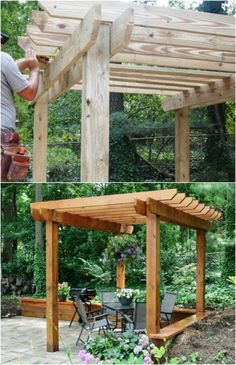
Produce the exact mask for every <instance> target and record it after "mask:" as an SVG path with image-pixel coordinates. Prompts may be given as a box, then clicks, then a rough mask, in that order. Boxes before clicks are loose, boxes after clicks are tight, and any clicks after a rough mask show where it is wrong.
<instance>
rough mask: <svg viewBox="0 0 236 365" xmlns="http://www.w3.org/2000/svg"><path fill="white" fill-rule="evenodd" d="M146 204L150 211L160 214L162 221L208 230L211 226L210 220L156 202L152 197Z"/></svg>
mask: <svg viewBox="0 0 236 365" xmlns="http://www.w3.org/2000/svg"><path fill="white" fill-rule="evenodd" d="M147 206H148V209H149V210H150V212H151V213H153V214H156V215H158V216H160V218H161V220H162V221H165V222H169V223H173V224H179V225H181V226H184V227H190V228H194V229H197V228H200V229H204V230H209V229H210V228H211V223H210V222H208V221H206V220H203V219H200V218H198V217H196V216H192V215H190V214H187V213H185V212H183V211H181V210H178V209H175V208H173V207H170V206H168V205H166V204H163V203H161V202H157V201H155V200H154V199H151V198H148V200H147Z"/></svg>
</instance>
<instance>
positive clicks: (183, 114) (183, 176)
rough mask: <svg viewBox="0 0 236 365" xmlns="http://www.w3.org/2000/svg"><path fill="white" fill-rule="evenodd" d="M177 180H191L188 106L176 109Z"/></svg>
mask: <svg viewBox="0 0 236 365" xmlns="http://www.w3.org/2000/svg"><path fill="white" fill-rule="evenodd" d="M175 181H177V182H189V120H188V108H183V109H178V110H176V111H175Z"/></svg>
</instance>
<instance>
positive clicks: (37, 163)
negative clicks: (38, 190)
mask: <svg viewBox="0 0 236 365" xmlns="http://www.w3.org/2000/svg"><path fill="white" fill-rule="evenodd" d="M47 131H48V94H47V93H46V94H44V95H42V96H41V97H40V98H39V99H38V100H37V102H36V104H35V109H34V147H33V182H46V181H47V137H48V132H47Z"/></svg>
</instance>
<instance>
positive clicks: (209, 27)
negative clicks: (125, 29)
mask: <svg viewBox="0 0 236 365" xmlns="http://www.w3.org/2000/svg"><path fill="white" fill-rule="evenodd" d="M54 3H55V1H52V2H48V1H42V0H41V1H39V4H40V6H41V7H42V8H43V9H45V10H46V11H47V12H48V13H49V14H50V16H54V17H62V18H74V19H83V17H84V15H85V13H86V11H87V10H88V8H89V7H90V6H91V4H93V3H96V2H95V1H89V2H85V1H76V2H73V1H72V2H70V1H67V2H64V3H63V2H60V1H57V2H56V4H57V5H56V7H55V6H54ZM100 4H101V5H102V6H103V8H104V10H103V13H102V21H104V22H114V20H115V19H116V17H117V14H121V13H122V11H124V10H125V9H126V8H127V4H126V3H124V2H119V1H116V2H114V1H100ZM129 7H132V8H133V9H134V10H135V13H134V24H135V25H140V26H145V27H157V28H161V29H168V30H176V31H179V30H183V31H189V32H192V33H195V32H196V33H201V34H212V35H213V36H215V35H222V36H224V37H226V36H228V37H234V20H233V17H229V16H222V15H218V14H217V15H216V14H214V16H212V14H207V13H202V12H201V13H200V12H199V13H198V12H194V11H189V10H178V9H170V8H164V7H163V8H162V7H153V6H147V5H145V6H144V5H136V4H133V3H130V4H129Z"/></svg>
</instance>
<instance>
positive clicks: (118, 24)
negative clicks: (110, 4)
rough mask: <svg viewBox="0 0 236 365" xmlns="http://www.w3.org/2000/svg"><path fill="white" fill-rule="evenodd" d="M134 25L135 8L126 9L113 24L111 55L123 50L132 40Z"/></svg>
mask: <svg viewBox="0 0 236 365" xmlns="http://www.w3.org/2000/svg"><path fill="white" fill-rule="evenodd" d="M133 27H134V9H131V8H128V9H126V10H125V11H124V12H123V13H122V14H121V15H120V16H119V17H118V18H117V19H116V20H115V21H114V22H113V23H112V26H111V49H110V54H111V57H112V56H114V55H115V54H116V53H119V52H121V51H122V49H123V48H125V47H126V46H127V45H128V44H129V41H130V38H131V34H132V30H133Z"/></svg>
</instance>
